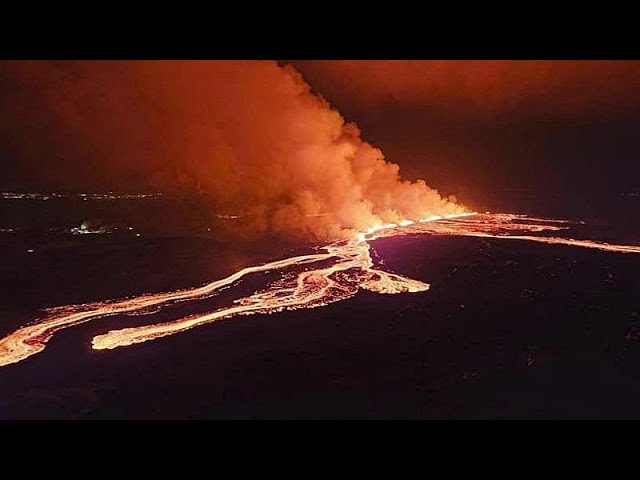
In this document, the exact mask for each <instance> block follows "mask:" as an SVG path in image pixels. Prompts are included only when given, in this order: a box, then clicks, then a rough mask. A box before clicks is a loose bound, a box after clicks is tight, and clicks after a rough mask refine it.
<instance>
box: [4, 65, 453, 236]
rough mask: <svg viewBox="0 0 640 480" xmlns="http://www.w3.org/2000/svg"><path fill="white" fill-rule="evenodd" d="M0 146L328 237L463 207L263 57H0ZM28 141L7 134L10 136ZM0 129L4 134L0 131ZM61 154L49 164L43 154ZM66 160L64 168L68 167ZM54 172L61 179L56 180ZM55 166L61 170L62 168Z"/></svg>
mask: <svg viewBox="0 0 640 480" xmlns="http://www.w3.org/2000/svg"><path fill="white" fill-rule="evenodd" d="M0 66H2V67H4V72H5V77H4V78H2V77H0V80H2V81H4V82H8V86H7V89H6V90H7V91H11V92H14V97H12V99H11V101H10V102H4V103H3V102H0V145H4V144H6V145H7V147H6V148H13V149H14V150H15V151H13V152H12V156H13V157H16V158H20V159H22V162H23V163H25V164H26V165H29V162H31V161H33V163H34V165H35V164H36V162H40V159H41V158H47V159H48V162H49V163H50V165H49V164H48V168H45V167H43V166H42V165H40V168H32V169H30V171H31V172H32V173H30V175H31V176H37V175H48V176H53V178H54V179H55V180H56V181H58V180H60V181H64V182H66V183H68V184H69V185H74V186H77V185H79V184H83V183H84V182H88V181H94V182H96V181H98V183H99V184H102V185H104V184H105V183H104V182H106V181H107V180H113V181H114V182H118V185H119V186H121V184H123V183H126V182H129V181H130V182H139V183H140V182H142V183H146V184H147V186H148V187H151V188H153V189H154V190H160V191H167V190H169V191H171V190H175V189H191V190H194V189H195V190H197V191H201V192H206V193H207V194H208V195H209V196H210V197H211V198H212V203H213V205H212V206H211V207H212V208H211V210H212V211H218V212H220V211H224V212H231V213H233V214H234V215H242V217H243V219H244V221H243V227H244V228H246V229H249V230H252V231H254V232H258V233H260V232H267V231H272V232H279V233H284V234H288V235H296V236H301V237H307V238H313V239H317V240H323V241H331V240H335V239H336V238H343V239H346V238H349V237H350V236H351V235H352V234H353V233H354V232H357V231H363V230H366V229H367V228H370V227H372V226H375V225H379V224H385V223H390V222H394V223H398V222H400V221H402V220H404V219H411V220H418V219H420V218H425V217H430V216H433V215H443V216H444V215H452V214H460V213H464V212H465V209H463V208H462V207H460V206H458V205H457V204H456V202H455V199H453V198H452V199H447V198H443V197H442V196H441V195H440V194H439V193H438V192H437V191H435V190H433V189H431V188H429V187H428V186H427V185H426V183H425V182H424V181H422V180H418V181H416V182H409V181H404V180H402V178H401V177H400V173H399V167H398V165H396V164H394V163H390V162H388V161H387V160H385V158H384V155H383V154H382V152H381V151H380V150H379V149H377V148H375V147H374V146H372V145H370V144H369V143H367V142H365V141H363V140H362V139H361V138H360V132H359V129H358V127H357V126H356V125H355V124H352V123H346V122H345V120H344V119H343V118H342V116H341V115H340V113H339V112H338V111H336V110H334V109H332V108H331V106H330V105H329V104H328V103H327V102H326V101H325V100H323V99H322V98H320V97H318V96H316V95H314V94H312V93H311V89H310V86H309V85H308V84H307V83H306V82H305V81H304V79H303V78H302V76H301V75H300V74H299V73H298V72H297V71H296V70H295V69H294V68H293V67H291V66H285V67H281V66H279V65H278V64H277V63H276V62H273V61H98V62H93V61H78V62H44V61H30V62H26V61H19V62H5V63H4V64H1V65H0ZM25 131H26V132H29V135H28V137H29V138H30V139H33V141H30V142H28V144H27V143H17V142H16V141H15V139H16V138H23V137H25V134H24V132H25ZM4 140H6V141H4ZM59 159H63V161H64V163H63V164H61V165H57V164H56V162H58V161H62V160H59ZM72 166H73V167H74V168H71V167H72ZM61 172H64V177H65V178H62V179H60V178H58V177H57V175H60V173H61ZM67 177H68V178H67Z"/></svg>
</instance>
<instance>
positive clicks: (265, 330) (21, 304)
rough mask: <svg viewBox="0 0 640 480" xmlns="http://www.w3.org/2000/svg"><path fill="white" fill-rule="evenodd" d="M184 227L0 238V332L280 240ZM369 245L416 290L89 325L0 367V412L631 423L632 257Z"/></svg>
mask: <svg viewBox="0 0 640 480" xmlns="http://www.w3.org/2000/svg"><path fill="white" fill-rule="evenodd" d="M625 201H627V202H628V201H630V200H629V199H626V200H625ZM635 201H636V202H638V201H637V200H635ZM30 208H31V207H30ZM516 211H517V209H516ZM520 211H522V210H520ZM616 211H617V210H616ZM527 213H536V212H534V211H532V212H527ZM542 213H545V214H547V215H549V212H542ZM16 218H17V217H16ZM599 219H600V220H598V221H596V220H593V219H592V220H593V221H592V222H590V223H592V224H593V225H594V226H593V229H594V232H593V233H594V236H592V239H604V240H608V241H611V240H612V239H611V238H601V237H599V236H598V235H597V234H598V233H599V232H600V233H602V232H609V235H610V236H613V234H611V232H612V231H617V232H622V233H620V236H626V237H627V238H618V241H620V242H624V241H628V242H629V243H634V242H632V241H631V240H633V239H630V238H629V237H630V236H633V235H634V234H635V233H634V232H635V230H636V227H635V226H632V227H630V226H629V224H630V223H631V222H619V223H618V224H616V225H617V230H616V229H615V228H605V226H606V221H605V220H606V219H603V217H599ZM2 227H3V226H2V225H0V228H2ZM127 228H128V227H127ZM136 228H138V227H136ZM196 230H198V229H196ZM201 230H202V229H201V228H200V229H199V230H198V232H199V233H197V234H194V233H184V232H180V233H179V234H175V235H172V236H168V235H167V236H162V235H158V234H151V233H145V234H143V235H142V236H141V237H135V235H134V234H121V235H120V234H118V235H111V236H109V235H96V236H93V235H82V236H71V235H67V236H64V235H62V234H60V235H58V236H54V237H52V238H49V239H48V240H46V239H43V238H40V240H39V241H38V242H39V243H37V244H36V247H35V250H36V251H35V252H33V253H27V252H26V251H25V248H26V247H25V245H24V243H25V242H27V243H29V242H31V243H30V245H31V244H33V241H34V240H33V238H34V236H33V234H27V233H22V234H19V233H13V234H6V235H4V236H1V241H2V259H1V260H2V268H1V269H0V275H1V277H0V280H1V282H2V289H3V294H2V302H1V304H0V305H1V307H0V308H1V309H2V314H3V319H2V321H1V322H0V334H6V333H8V332H10V331H11V330H13V329H14V328H15V327H16V326H17V325H19V324H20V323H23V322H25V321H28V320H31V319H32V318H34V317H35V316H37V309H38V308H41V307H44V306H53V305H58V304H65V303H72V302H81V301H88V300H97V299H106V298H113V297H118V296H122V295H130V294H134V293H142V292H145V291H163V290H169V289H174V288H179V287H186V286H193V285H198V284H201V283H203V282H206V281H210V280H213V279H216V278H220V277H222V276H224V275H227V274H229V273H232V272H233V271H235V270H237V269H238V268H242V267H243V266H246V265H249V264H253V263H255V262H256V261H264V260H266V259H267V258H270V257H272V256H273V255H274V250H275V251H279V255H275V256H277V257H284V256H290V255H291V254H292V253H293V252H294V251H295V248H294V247H292V246H291V245H285V244H280V245H274V248H272V249H271V250H269V251H266V250H263V251H258V250H256V249H255V248H253V247H254V246H252V245H250V244H249V243H246V244H242V245H240V246H239V245H238V244H235V245H233V246H230V245H228V244H226V243H223V242H221V241H220V239H219V238H216V236H215V234H211V233H210V232H207V233H206V234H205V233H202V232H201ZM127 231H128V230H127ZM136 231H137V230H136ZM623 234H624V235H623ZM20 235H22V237H21V236H20ZM373 246H374V249H375V251H376V253H377V254H378V255H379V257H380V258H381V259H383V261H384V268H385V269H388V270H391V271H395V272H398V273H401V274H403V275H407V276H409V277H411V278H416V279H420V280H423V281H426V282H428V283H430V284H431V290H430V291H428V292H423V293H417V294H400V295H378V294H375V293H371V292H367V291H361V292H359V293H358V295H357V296H356V297H355V298H353V299H350V300H346V301H343V302H339V303H336V304H332V305H329V306H327V307H324V308H317V309H311V310H298V311H293V312H283V313H280V314H274V315H253V316H245V317H236V318H233V319H230V320H225V321H220V322H217V323H214V324H211V325H205V326H201V327H198V328H196V329H193V330H190V331H188V332H186V333H182V334H178V335H174V336H171V337H167V338H163V339H159V340H157V341H153V342H147V343H143V344H140V345H136V346H132V347H126V348H120V349H116V350H113V351H94V350H92V349H91V348H90V342H91V338H92V337H93V336H94V335H95V334H98V333H104V332H105V331H107V330H109V329H112V328H116V327H123V326H129V325H134V324H140V323H146V322H150V321H157V319H158V317H154V318H151V317H140V316H138V317H122V316H121V317H112V318H105V319H100V320H95V321H93V322H90V323H87V324H84V325H80V326H77V327H73V328H70V329H68V330H64V331H62V332H59V333H58V334H57V335H56V336H55V337H54V338H53V339H52V340H51V342H50V343H49V344H48V347H47V349H46V350H45V351H44V352H43V353H41V354H38V355H35V356H33V357H30V358H29V359H27V360H26V361H24V362H21V363H18V364H14V365H10V366H7V367H4V368H0V418H4V419H15V418H27V419H33V418H75V419H111V418H179V419H182V418H189V419H191V418H199V419H200V418H382V419H397V418H400V419H404V418H412V419H443V418H444V419H448V418H451V419H460V418H544V419H547V418H551V419H564V418H589V419H591V418H607V419H610V418H639V417H640V409H639V408H638V406H637V405H640V301H639V298H640V297H639V295H638V293H639V287H640V281H639V280H638V279H639V278H640V277H639V274H640V255H632V254H615V253H607V252H601V251H597V250H588V249H581V248H570V247H564V246H553V245H543V244H532V243H527V242H520V241H501V240H499V239H476V238H454V237H428V236H417V237H395V238H384V239H380V240H377V241H375V242H373ZM276 247H277V248H276ZM283 252H284V253H283ZM249 287H251V281H249V282H247V285H246V288H249ZM222 301H226V298H225V297H224V294H223V295H221V296H220V297H219V298H217V299H213V300H212V303H211V306H215V302H222ZM202 307H203V306H201V307H200V308H202ZM179 308H183V307H179ZM195 308H197V307H195ZM180 311H181V312H182V310H180ZM185 311H186V310H185ZM169 313H170V314H171V315H174V316H175V315H176V312H175V311H174V312H169ZM164 314H165V313H162V314H161V315H164Z"/></svg>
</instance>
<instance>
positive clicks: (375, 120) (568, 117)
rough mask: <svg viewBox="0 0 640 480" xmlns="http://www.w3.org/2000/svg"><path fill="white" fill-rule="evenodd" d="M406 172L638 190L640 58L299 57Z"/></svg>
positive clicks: (314, 80)
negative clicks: (384, 58) (607, 59)
mask: <svg viewBox="0 0 640 480" xmlns="http://www.w3.org/2000/svg"><path fill="white" fill-rule="evenodd" d="M293 63H294V65H295V66H296V67H297V68H298V69H299V70H300V71H302V73H303V74H304V75H305V78H306V79H307V81H308V82H309V83H310V84H311V85H312V86H313V87H314V90H315V91H317V92H319V93H321V94H322V95H323V96H325V97H326V98H327V99H328V100H329V101H330V102H331V103H332V104H333V105H335V106H337V107H338V108H339V109H340V111H341V112H342V113H343V115H344V116H345V117H346V118H347V119H348V120H352V121H355V122H356V123H357V124H358V125H359V126H360V128H361V129H362V135H363V137H364V138H366V139H368V140H369V141H371V142H373V143H374V144H376V145H377V146H379V147H380V148H381V149H382V150H383V151H384V152H385V153H386V155H387V157H388V158H389V159H391V160H392V161H395V162H397V163H399V164H400V165H401V167H402V172H403V174H404V175H406V176H407V177H412V178H418V177H422V178H426V179H427V181H428V183H430V184H432V185H435V186H437V187H439V188H442V189H444V190H446V191H447V192H448V193H457V194H458V195H459V196H460V197H463V198H464V197H465V194H466V196H468V197H469V198H471V199H474V200H480V201H482V199H483V198H484V197H485V196H486V194H487V193H489V192H491V191H492V190H494V189H500V188H505V187H506V188H515V187H519V188H520V187H521V188H535V189H541V190H542V191H544V190H547V189H553V190H561V191H562V190H565V191H566V190H569V191H572V192H574V193H576V194H585V195H587V194H588V193H589V192H591V191H596V190H598V191H603V190H604V191H606V192H613V191H615V192H626V191H637V190H638V189H640V167H638V165H639V161H638V160H639V156H640V90H639V89H638V85H640V62H638V61H559V60H555V61H501V60H492V61H478V60H474V61H459V60H451V61H313V60H312V61H297V62H293Z"/></svg>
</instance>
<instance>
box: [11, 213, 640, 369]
mask: <svg viewBox="0 0 640 480" xmlns="http://www.w3.org/2000/svg"><path fill="white" fill-rule="evenodd" d="M569 223H571V222H568V221H561V220H547V219H540V218H528V217H526V216H522V215H510V214H476V213H468V214H461V215H452V216H448V217H445V218H443V217H430V218H423V219H421V220H419V221H416V222H413V221H410V220H406V221H403V222H400V223H399V224H386V225H379V226H376V227H372V228H370V229H369V230H367V231H366V232H362V233H359V234H357V235H356V236H355V237H354V238H353V239H351V240H349V241H343V242H337V243H333V244H330V245H328V246H326V247H324V248H323V249H324V251H325V253H316V254H311V255H302V256H297V257H292V258H288V259H284V260H277V261H274V262H270V263H267V264H264V265H259V266H254V267H248V268H244V269H242V270H240V271H238V272H236V273H234V274H233V275H230V276H228V277H226V278H224V279H221V280H217V281H215V282H211V283H209V284H207V285H204V286H202V287H198V288H193V289H187V290H178V291H175V292H169V293H160V294H149V295H142V296H139V297H134V298H128V299H124V300H118V301H107V302H97V303H91V304H85V305H76V306H65V307H59V308H55V309H50V310H48V311H47V313H48V314H49V316H47V317H45V318H43V319H40V320H38V321H36V322H35V323H33V324H31V325H27V326H25V327H21V328H19V329H18V330H16V331H15V332H13V333H11V334H9V335H8V336H6V337H5V338H3V339H1V340H0V366H5V365H9V364H12V363H17V362H20V361H22V360H25V359H26V358H28V357H30V356H32V355H35V354H36V353H39V352H41V351H43V350H44V349H45V347H46V343H47V342H48V341H49V340H50V339H51V338H52V336H53V334H54V333H55V332H57V331H59V330H62V329H64V328H68V327H71V326H73V325H78V324H80V323H84V322H87V321H90V320H94V319H98V318H102V317H106V316H112V315H117V314H128V315H130V314H134V313H140V312H144V311H145V310H147V309H149V308H150V307H161V306H165V305H168V304H172V303H175V302H184V301H193V300H202V299H205V298H208V297H210V296H212V295H215V294H216V293H217V292H218V291H219V290H220V289H221V288H222V287H225V286H228V285H231V284H233V283H234V282H236V281H238V280H240V279H241V278H242V277H244V276H246V275H249V274H253V273H257V272H264V271H281V270H284V269H287V268H290V267H294V266H299V265H306V264H312V263H317V262H321V261H326V260H331V261H332V262H333V264H332V265H331V266H329V267H324V268H318V269H315V270H313V269H311V270H307V271H303V272H301V273H299V274H297V276H295V277H291V276H284V277H282V278H281V279H280V280H278V281H277V282H275V283H273V284H271V285H269V286H267V288H265V289H264V290H262V291H258V292H256V293H254V294H253V295H250V296H248V297H244V298H241V299H239V300H236V301H235V302H234V304H233V305H231V306H228V307H224V308H221V309H218V310H215V311H213V312H209V313H206V314H198V315H193V316H189V317H184V318H181V319H178V320H175V321H171V322H165V323H159V324H154V325H146V326H141V327H134V328H124V329H120V330H111V331H109V332H107V333H105V334H102V335H97V336H96V337H94V338H93V341H92V346H93V348H94V349H96V350H103V349H113V348H117V347H122V346H127V345H133V344H136V343H141V342H146V341H148V340H154V339H156V338H160V337H164V336H168V335H173V334H174V333H178V332H183V331H186V330H189V329H191V328H193V327H196V326H199V325H203V324H206V323H211V322H214V321H216V320H220V319H223V318H230V317H233V316H236V315H250V314H255V313H273V312H279V311H282V310H293V309H299V308H314V307H320V306H323V305H327V304H329V303H333V302H337V301H340V300H344V299H346V298H350V297H352V296H354V295H355V294H356V292H357V291H358V290H359V289H360V288H364V289H367V290H371V291H374V292H377V293H387V294H393V293H403V292H423V291H426V290H428V289H429V285H428V284H427V283H424V282H421V281H419V280H412V279H409V278H406V277H403V276H401V275H398V274H394V273H389V272H385V271H382V270H379V269H376V268H374V265H373V261H372V259H371V256H370V252H369V243H368V241H370V240H374V239H376V238H380V237H387V236H396V235H405V234H431V235H449V236H475V237H491V238H499V239H512V240H530V241H535V242H542V243H553V244H563V245H569V246H578V247H587V248H596V249H600V250H605V251H612V252H619V253H640V246H628V245H610V244H607V243H599V242H593V241H590V240H575V239H571V238H561V237H545V236H535V235H532V234H533V233H542V232H549V231H554V232H557V231H562V230H566V229H568V228H569V227H568V226H564V224H569ZM559 225H563V226H559ZM525 233H526V235H525Z"/></svg>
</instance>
